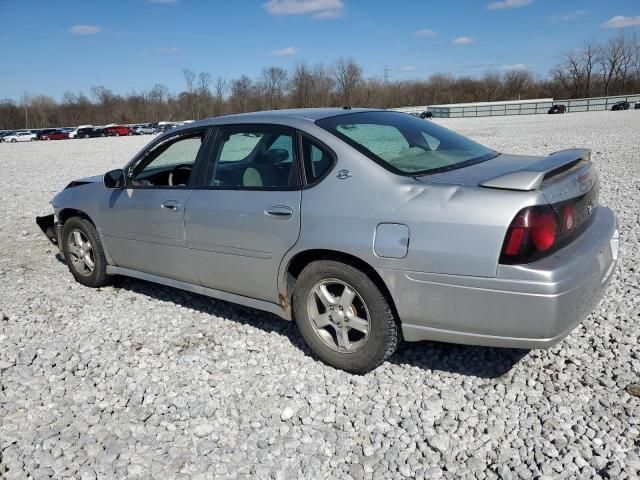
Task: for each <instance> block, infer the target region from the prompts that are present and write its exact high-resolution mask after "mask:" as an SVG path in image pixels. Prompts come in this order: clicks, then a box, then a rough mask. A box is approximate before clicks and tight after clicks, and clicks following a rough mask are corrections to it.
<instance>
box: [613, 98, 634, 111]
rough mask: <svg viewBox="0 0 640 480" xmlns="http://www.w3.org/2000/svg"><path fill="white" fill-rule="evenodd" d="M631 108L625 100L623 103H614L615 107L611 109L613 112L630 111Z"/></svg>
mask: <svg viewBox="0 0 640 480" xmlns="http://www.w3.org/2000/svg"><path fill="white" fill-rule="evenodd" d="M629 108H630V105H629V102H627V101H625V100H623V101H621V102H616V103H614V104H613V107H611V110H629Z"/></svg>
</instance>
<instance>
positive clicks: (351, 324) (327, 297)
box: [307, 278, 371, 353]
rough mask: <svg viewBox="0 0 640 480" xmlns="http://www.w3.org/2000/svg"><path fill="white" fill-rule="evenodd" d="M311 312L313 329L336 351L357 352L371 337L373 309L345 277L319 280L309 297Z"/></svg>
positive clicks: (309, 311)
mask: <svg viewBox="0 0 640 480" xmlns="http://www.w3.org/2000/svg"><path fill="white" fill-rule="evenodd" d="M307 311H308V313H309V317H310V320H311V326H312V327H313V331H314V332H315V333H316V335H318V337H319V338H320V339H321V340H322V342H323V343H324V344H325V345H327V346H328V347H329V348H331V349H332V350H335V351H337V352H340V353H353V352H356V351H358V350H360V349H361V348H362V347H364V345H365V343H367V340H368V339H369V333H370V330H371V320H370V319H371V317H370V315H369V309H368V308H367V305H366V304H365V302H364V300H363V299H362V297H361V296H360V294H359V293H358V292H357V291H356V290H355V289H354V288H353V287H352V286H351V285H349V284H348V283H346V282H344V281H342V280H338V279H335V278H331V279H326V280H322V281H320V282H318V283H316V284H315V285H314V286H313V288H312V289H311V291H310V292H309V295H308V298H307Z"/></svg>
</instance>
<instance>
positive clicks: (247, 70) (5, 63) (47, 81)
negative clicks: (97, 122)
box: [0, 0, 640, 99]
mask: <svg viewBox="0 0 640 480" xmlns="http://www.w3.org/2000/svg"><path fill="white" fill-rule="evenodd" d="M621 31H625V32H631V31H638V32H639V33H640V1H639V0H448V1H441V0H394V1H392V0H256V1H253V0H79V1H75V0H67V1H65V2H52V1H50V0H48V1H34V0H0V44H1V45H2V62H1V63H0V99H2V98H13V99H19V98H20V97H21V96H22V95H23V94H24V93H25V92H28V93H29V94H31V95H34V94H45V95H50V96H52V97H54V98H56V99H59V98H60V97H61V96H62V94H63V93H64V92H65V91H72V92H76V93H77V92H79V91H82V92H84V93H86V94H89V89H90V87H91V86H93V85H104V86H106V87H107V88H109V89H111V90H113V91H114V92H116V93H120V94H126V93H129V92H132V91H138V92H139V91H142V90H149V89H150V88H151V87H152V86H153V85H154V84H158V83H159V84H164V85H166V86H167V87H169V90H170V91H172V92H173V93H177V92H180V91H182V90H183V89H184V88H185V82H184V77H183V74H182V71H183V69H184V68H189V69H192V70H194V71H195V72H209V73H211V74H212V75H213V77H214V78H216V77H222V78H225V79H231V78H237V77H239V76H241V75H243V74H246V75H248V76H249V77H252V78H258V77H259V76H260V73H261V71H262V68H263V67H265V66H280V67H284V68H287V69H289V68H292V67H293V66H294V65H295V64H296V62H300V61H306V62H307V63H309V64H311V65H314V64H316V63H323V64H325V65H330V64H331V63H333V62H334V61H335V60H336V59H337V58H339V57H353V58H354V59H355V60H356V61H357V62H358V63H359V64H360V65H361V66H362V67H363V70H364V75H365V76H366V77H378V78H383V75H384V73H385V69H386V73H387V75H388V78H389V79H390V80H404V79H407V80H408V79H414V78H426V77H428V76H429V75H431V74H433V73H450V74H453V75H456V76H460V75H471V76H475V75H480V74H482V73H483V72H485V71H487V70H503V71H504V70H508V69H511V68H527V69H530V70H531V71H533V72H534V73H536V74H540V75H543V76H544V75H546V74H547V73H548V71H549V69H550V68H551V67H552V66H553V65H554V64H555V63H557V62H558V61H559V60H560V59H561V57H562V55H563V54H564V53H566V52H567V51H570V50H572V49H577V48H580V47H581V45H583V44H584V42H585V41H596V42H600V41H605V40H606V39H608V38H610V37H612V36H615V35H617V34H618V33H619V32H621Z"/></svg>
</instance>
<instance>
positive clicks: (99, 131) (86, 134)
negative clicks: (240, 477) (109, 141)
mask: <svg viewBox="0 0 640 480" xmlns="http://www.w3.org/2000/svg"><path fill="white" fill-rule="evenodd" d="M106 136H107V133H106V132H105V131H104V129H103V128H98V127H84V128H78V130H77V132H76V135H75V138H95V137H106Z"/></svg>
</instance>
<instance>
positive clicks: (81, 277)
mask: <svg viewBox="0 0 640 480" xmlns="http://www.w3.org/2000/svg"><path fill="white" fill-rule="evenodd" d="M74 230H79V231H80V232H82V233H83V234H84V236H85V237H86V238H87V240H88V241H89V243H90V244H91V247H92V253H93V263H94V268H93V271H92V272H91V273H90V274H88V275H87V274H86V273H85V274H82V273H81V272H80V271H79V270H78V268H77V267H76V266H75V264H74V262H73V261H72V257H71V255H72V254H71V253H70V251H69V238H70V237H71V236H72V235H73V232H74ZM61 240H62V252H63V253H64V258H65V259H66V261H67V267H69V271H70V272H71V274H72V275H73V278H75V279H76V281H77V282H78V283H81V284H82V285H85V286H87V287H93V288H96V287H102V286H104V285H106V284H107V283H108V279H109V276H108V275H107V259H106V258H105V256H104V249H103V248H102V244H101V243H100V239H99V237H98V232H97V231H96V227H94V226H93V223H91V222H90V221H89V220H87V219H85V218H81V217H71V218H69V219H68V220H67V221H66V222H64V226H63V227H62V239H61Z"/></svg>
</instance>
